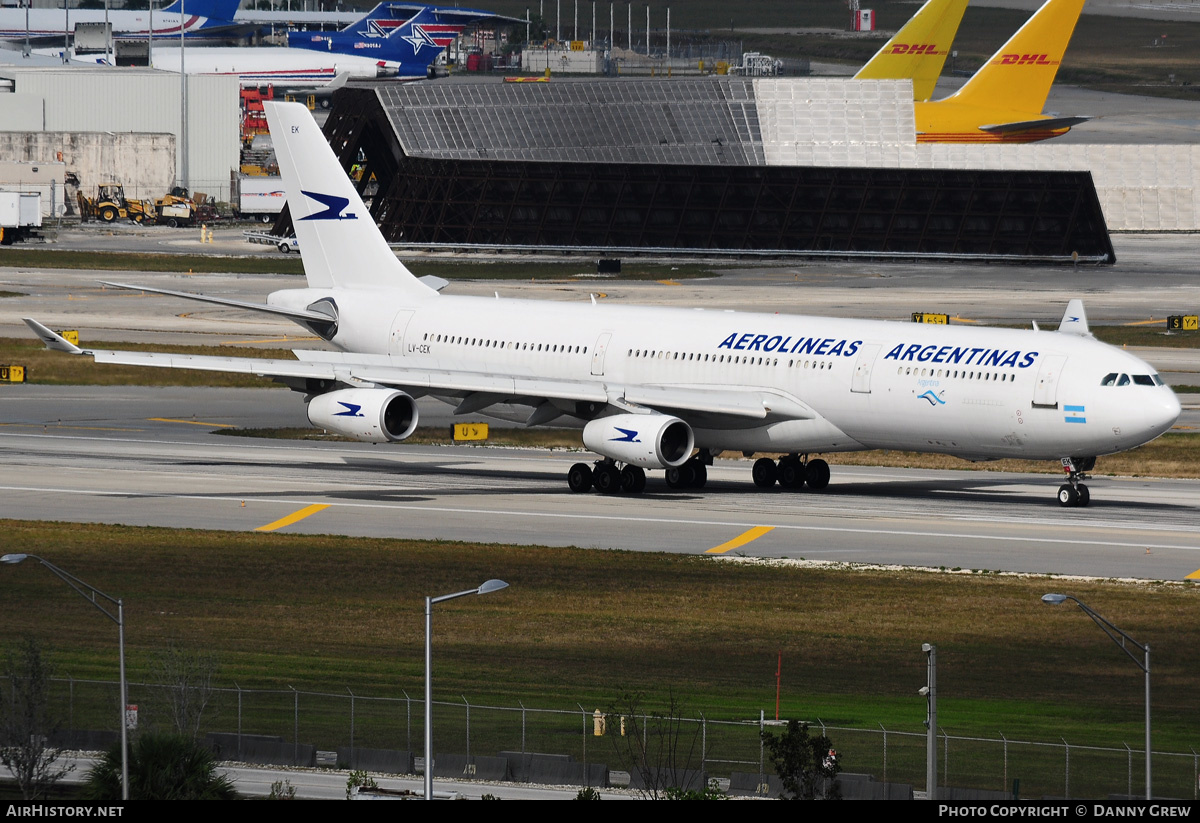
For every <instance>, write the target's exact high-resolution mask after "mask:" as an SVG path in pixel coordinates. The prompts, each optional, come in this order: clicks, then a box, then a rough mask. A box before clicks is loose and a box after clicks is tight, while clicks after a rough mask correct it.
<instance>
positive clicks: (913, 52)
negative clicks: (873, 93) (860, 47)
mask: <svg viewBox="0 0 1200 823" xmlns="http://www.w3.org/2000/svg"><path fill="white" fill-rule="evenodd" d="M966 10H967V0H928V2H927V3H926V4H925V5H923V6H921V8H920V10H918V11H917V13H916V14H914V15H913V17H912V19H911V20H909V21H908V22H907V23H905V24H904V27H903V28H901V29H900V31H898V32H896V34H895V36H894V37H892V39H891V40H888V41H887V42H886V43H884V44H883V48H881V49H880V50H879V51H877V52H875V56H874V57H872V58H871V59H870V60H869V61H867V64H866V65H865V66H863V67H862V68H861V69H859V70H858V74H856V75H854V79H855V80H904V79H906V78H910V77H911V78H912V83H913V100H920V101H924V100H928V99H929V98H931V97H932V96H933V89H934V86H936V85H937V81H938V78H939V77H940V76H941V74H942V67H943V66H944V65H945V64H946V56H947V55H948V54H950V46H951V45H952V44H953V43H954V35H956V34H957V33H958V26H959V24H960V23H962V18H963V13H964V12H965V11H966Z"/></svg>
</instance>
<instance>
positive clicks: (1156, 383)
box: [1150, 372, 1167, 386]
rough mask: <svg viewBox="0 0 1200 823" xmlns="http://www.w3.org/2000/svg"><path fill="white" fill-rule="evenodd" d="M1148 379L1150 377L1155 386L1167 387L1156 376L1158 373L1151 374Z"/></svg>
mask: <svg viewBox="0 0 1200 823" xmlns="http://www.w3.org/2000/svg"><path fill="white" fill-rule="evenodd" d="M1150 377H1151V378H1152V379H1153V380H1154V385H1156V386H1165V385H1167V384H1166V383H1165V382H1163V379H1162V378H1161V377H1159V376H1158V373H1157V372H1156V373H1154V374H1152V375H1150Z"/></svg>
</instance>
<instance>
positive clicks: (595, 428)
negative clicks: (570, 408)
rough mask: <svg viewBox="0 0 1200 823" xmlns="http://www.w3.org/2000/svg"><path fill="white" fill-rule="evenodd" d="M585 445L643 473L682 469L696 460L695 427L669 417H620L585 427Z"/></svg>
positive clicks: (589, 423) (599, 419)
mask: <svg viewBox="0 0 1200 823" xmlns="http://www.w3.org/2000/svg"><path fill="white" fill-rule="evenodd" d="M583 445H585V446H587V447H588V448H589V449H591V450H592V451H594V452H596V453H597V454H602V455H604V456H605V457H611V458H612V459H614V460H619V461H621V462H622V463H632V464H633V465H635V466H641V467H642V468H643V469H663V468H673V467H675V466H681V465H683V464H684V463H685V462H687V459H688V458H689V457H691V456H692V449H693V447H695V445H696V439H695V437H693V436H692V427H691V426H689V425H688V424H687V423H684V422H683V421H682V420H680V419H679V418H678V417H669V416H668V415H665V414H617V415H613V416H612V417H599V418H596V419H595V420H592V421H589V422H588V424H587V425H586V426H584V427H583Z"/></svg>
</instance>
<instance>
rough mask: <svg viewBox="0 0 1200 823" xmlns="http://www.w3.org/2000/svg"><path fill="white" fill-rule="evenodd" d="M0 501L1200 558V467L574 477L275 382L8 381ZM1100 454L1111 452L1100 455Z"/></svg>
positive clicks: (365, 528) (723, 467) (861, 551)
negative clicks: (267, 434) (328, 404)
mask: <svg viewBox="0 0 1200 823" xmlns="http://www.w3.org/2000/svg"><path fill="white" fill-rule="evenodd" d="M0 396H2V397H3V402H2V403H0V462H2V464H3V465H4V467H5V471H4V477H3V480H2V481H0V517H6V518H28V519H39V520H65V521H77V522H107V523H125V524H134V525H154V526H166V527H173V528H202V529H230V530H245V531H249V530H269V531H281V532H292V533H320V534H343V535H348V536H367V537H409V538H426V539H446V540H461V541H470V542H481V543H492V542H505V543H515V544H529V545H551V546H581V547H590V548H603V549H629V550H653V551H668V552H680V553H694V554H705V553H709V551H710V550H712V549H719V553H724V554H745V555H749V556H756V557H768V558H778V557H785V558H806V559H809V560H827V561H848V562H855V563H883V564H903V565H916V566H931V567H945V568H947V569H953V568H955V567H960V568H962V569H988V570H1006V571H1018V572H1031V573H1045V572H1049V573H1054V574H1070V575H1084V576H1097V577H1133V578H1147V579H1163V580H1181V579H1183V578H1185V577H1187V576H1189V575H1193V574H1194V573H1196V572H1197V570H1198V569H1200V506H1198V505H1197V501H1200V482H1198V481H1178V480H1174V481H1168V480H1159V479H1134V478H1105V477H1097V478H1095V479H1094V480H1092V481H1090V482H1089V485H1090V487H1091V490H1092V505H1091V506H1090V507H1089V508H1086V509H1069V510H1068V509H1061V508H1060V507H1059V506H1058V504H1057V502H1056V501H1055V499H1054V491H1055V489H1056V487H1057V485H1058V483H1059V480H1058V478H1057V476H1055V475H1019V474H1004V473H995V472H982V471H916V470H902V469H871V468H857V467H838V466H837V465H836V458H835V459H834V460H833V462H834V464H835V465H834V472H833V481H832V484H831V486H830V488H829V490H828V491H827V492H824V493H820V494H813V493H804V492H801V493H794V492H784V491H782V490H778V489H777V490H775V491H770V492H762V491H759V490H757V489H756V488H755V487H754V486H753V485H752V483H751V481H750V464H749V462H747V461H719V462H718V464H717V465H716V466H715V467H714V468H713V470H712V471H711V473H710V481H709V485H708V487H707V488H705V489H704V490H703V491H701V492H674V491H671V490H669V489H667V488H666V486H665V484H664V483H663V481H662V479H661V473H657V472H655V473H652V476H651V482H650V486H649V488H648V490H647V493H646V494H644V495H642V496H639V497H626V496H615V497H604V496H601V495H598V494H594V493H591V494H585V495H575V494H572V493H570V492H569V491H568V490H567V488H566V481H565V475H566V471H567V469H568V467H569V466H570V464H571V463H573V462H576V461H578V460H585V459H588V458H587V457H586V456H585V455H584V454H581V453H573V452H567V451H557V452H550V451H539V450H516V449H497V448H478V447H429V446H404V445H399V446H372V445H369V444H354V443H309V442H297V441H270V440H260V439H250V438H241V437H225V436H220V435H215V434H212V433H211V432H212V431H214V430H215V429H218V428H221V427H226V426H231V425H236V426H243V427H259V426H278V425H304V413H303V405H302V403H301V402H300V398H299V397H298V396H297V395H294V394H292V393H290V392H286V391H282V390H249V389H247V390H232V389H230V390H214V389H147V388H124V387H123V388H91V387H50V386H23V387H22V386H9V387H5V389H4V391H3V395H0ZM1101 468H1102V467H1101Z"/></svg>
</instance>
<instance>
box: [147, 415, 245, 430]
mask: <svg viewBox="0 0 1200 823" xmlns="http://www.w3.org/2000/svg"><path fill="white" fill-rule="evenodd" d="M146 419H147V420H150V421H153V422H155V423H187V424H188V425H189V426H216V427H217V428H218V429H235V428H237V426H235V425H234V424H233V423H205V422H204V421H203V420H176V419H175V418H173V417H147V418H146Z"/></svg>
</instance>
